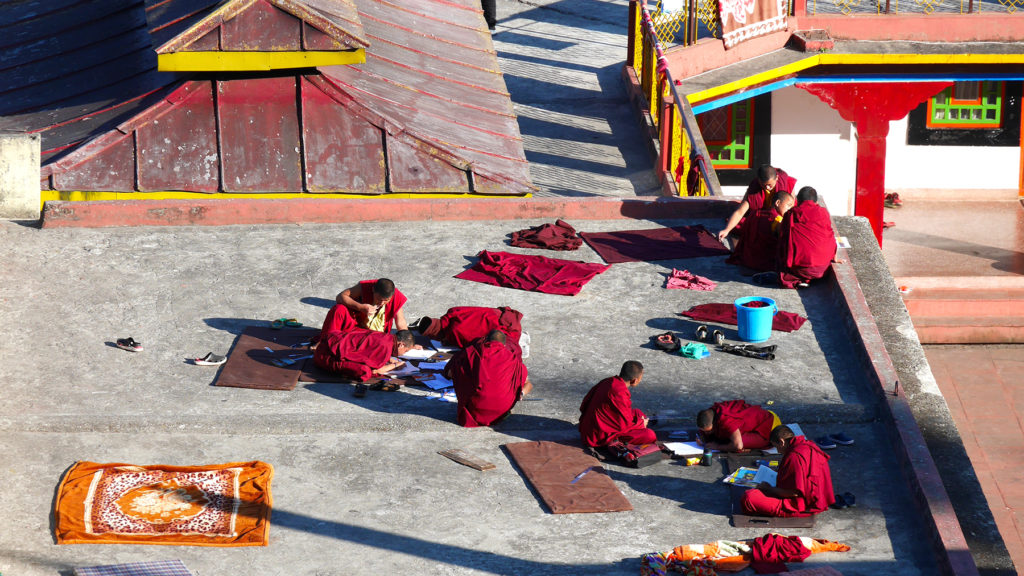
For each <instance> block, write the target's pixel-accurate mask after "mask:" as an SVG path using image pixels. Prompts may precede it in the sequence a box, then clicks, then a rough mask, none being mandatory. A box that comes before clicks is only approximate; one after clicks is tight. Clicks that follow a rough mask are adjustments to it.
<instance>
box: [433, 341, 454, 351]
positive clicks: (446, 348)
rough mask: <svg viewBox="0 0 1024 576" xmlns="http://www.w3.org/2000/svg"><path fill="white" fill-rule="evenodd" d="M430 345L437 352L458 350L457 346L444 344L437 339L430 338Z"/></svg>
mask: <svg viewBox="0 0 1024 576" xmlns="http://www.w3.org/2000/svg"><path fill="white" fill-rule="evenodd" d="M430 345H431V346H433V347H434V350H437V351H438V352H457V351H458V350H460V348H459V347H458V346H445V345H444V344H442V343H441V342H440V341H439V340H431V341H430Z"/></svg>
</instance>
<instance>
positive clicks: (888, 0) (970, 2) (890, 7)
mask: <svg viewBox="0 0 1024 576" xmlns="http://www.w3.org/2000/svg"><path fill="white" fill-rule="evenodd" d="M806 2H807V14H808V15H809V16H831V15H845V16H850V15H853V14H891V15H899V14H907V15H920V14H980V13H986V14H995V13H1006V14H1014V13H1016V12H1017V10H1019V9H1021V8H1024V0H903V2H900V0H806ZM1022 13H1024V12H1022Z"/></svg>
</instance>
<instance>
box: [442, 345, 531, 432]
mask: <svg viewBox="0 0 1024 576" xmlns="http://www.w3.org/2000/svg"><path fill="white" fill-rule="evenodd" d="M445 374H446V375H447V376H448V378H450V379H451V380H452V382H454V383H455V397H456V398H457V399H458V422H459V424H460V425H462V426H465V427H467V428H475V427H477V426H490V425H491V424H493V423H494V422H496V421H498V420H500V419H501V418H502V417H503V416H505V415H506V414H507V413H508V412H509V411H511V410H512V407H513V406H515V404H516V402H517V401H518V400H519V392H520V391H521V390H522V389H523V384H525V383H526V377H527V371H526V366H525V365H523V361H522V358H521V356H520V354H519V353H518V352H517V350H516V348H513V347H512V346H511V345H509V344H505V343H502V342H485V341H484V340H482V339H481V340H477V341H476V342H473V343H472V344H470V345H469V346H467V347H466V348H464V349H463V350H461V351H459V352H457V353H456V354H455V356H453V357H452V359H451V360H449V361H448V365H447V366H446V367H445Z"/></svg>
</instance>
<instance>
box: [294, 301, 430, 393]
mask: <svg viewBox="0 0 1024 576" xmlns="http://www.w3.org/2000/svg"><path fill="white" fill-rule="evenodd" d="M355 324H356V322H355V320H354V319H353V318H352V316H351V315H350V314H349V312H348V309H347V308H345V307H344V306H342V305H341V304H337V305H335V306H334V307H333V308H331V310H330V312H328V313H327V319H326V320H324V327H323V329H322V330H321V332H320V336H319V338H318V341H317V344H316V350H315V351H314V352H313V362H314V363H315V364H316V365H317V366H319V367H320V368H322V369H324V370H327V371H330V372H336V373H338V374H342V375H344V376H348V377H350V378H354V379H357V380H361V381H363V382H365V381H367V380H369V379H370V378H372V377H374V376H377V375H380V374H384V373H386V372H390V371H391V370H394V369H395V368H398V367H399V366H401V365H402V364H403V362H402V361H400V360H394V361H392V356H401V355H402V354H405V353H406V352H408V351H409V350H412V349H413V348H414V347H415V342H416V340H415V338H414V337H413V335H412V332H410V331H408V330H399V331H398V332H395V333H394V334H391V333H387V332H377V331H375V330H367V329H365V328H359V327H358V326H356V325H355Z"/></svg>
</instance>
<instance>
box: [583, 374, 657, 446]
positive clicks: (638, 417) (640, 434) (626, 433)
mask: <svg viewBox="0 0 1024 576" xmlns="http://www.w3.org/2000/svg"><path fill="white" fill-rule="evenodd" d="M643 376H644V365H643V364H641V363H639V362H637V361H636V360H628V361H626V363H624V364H623V365H622V369H621V370H619V375H618V376H613V377H611V378H605V379H604V380H602V381H600V382H598V383H597V384H596V385H595V386H594V387H593V388H591V389H590V392H587V395H586V397H584V398H583V404H581V405H580V412H581V414H580V425H579V429H580V437H581V438H582V439H583V443H584V444H586V445H587V446H592V447H594V448H600V447H603V446H608V445H609V444H611V443H613V442H625V443H627V444H652V443H654V441H655V440H657V437H656V436H655V434H654V430H651V429H650V428H648V427H647V422H648V420H649V419H648V418H647V416H644V413H643V412H641V411H640V410H637V409H635V408H633V400H632V398H631V397H630V393H629V389H630V388H635V387H636V386H637V385H638V384H640V380H641V379H643Z"/></svg>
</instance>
